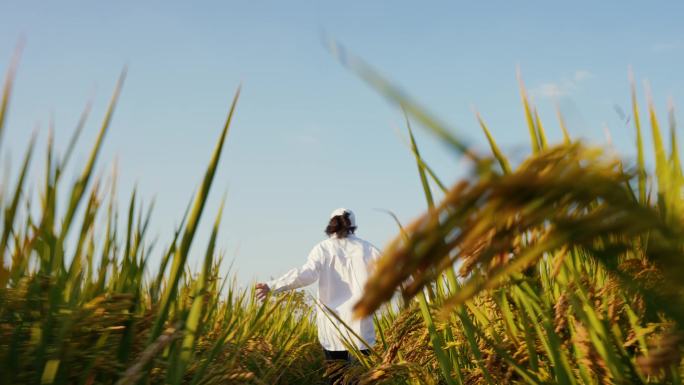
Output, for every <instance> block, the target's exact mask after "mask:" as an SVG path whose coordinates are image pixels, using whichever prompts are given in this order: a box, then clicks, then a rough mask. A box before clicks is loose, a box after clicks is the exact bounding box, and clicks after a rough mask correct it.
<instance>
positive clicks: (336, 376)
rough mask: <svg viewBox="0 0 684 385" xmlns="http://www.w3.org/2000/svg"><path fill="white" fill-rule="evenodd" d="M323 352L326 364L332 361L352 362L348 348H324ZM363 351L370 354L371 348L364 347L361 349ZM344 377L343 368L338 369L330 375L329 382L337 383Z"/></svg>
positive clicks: (364, 353) (331, 384) (331, 383)
mask: <svg viewBox="0 0 684 385" xmlns="http://www.w3.org/2000/svg"><path fill="white" fill-rule="evenodd" d="M323 353H324V354H325V363H326V364H331V363H336V362H342V363H345V364H349V363H351V356H350V354H349V352H348V351H346V350H325V349H323ZM361 353H362V354H363V355H365V356H367V355H369V354H370V350H368V349H364V350H361ZM341 379H342V371H341V370H336V371H334V372H333V373H331V375H330V376H329V377H328V383H329V384H330V385H333V384H335V383H336V382H339V380H341ZM339 383H340V384H341V382H339Z"/></svg>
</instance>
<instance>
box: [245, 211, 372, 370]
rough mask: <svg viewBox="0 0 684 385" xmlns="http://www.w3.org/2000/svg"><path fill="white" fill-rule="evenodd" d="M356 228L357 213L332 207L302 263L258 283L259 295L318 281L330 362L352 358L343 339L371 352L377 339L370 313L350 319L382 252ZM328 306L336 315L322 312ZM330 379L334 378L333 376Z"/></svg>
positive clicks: (322, 337) (319, 320)
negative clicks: (321, 234) (322, 230)
mask: <svg viewBox="0 0 684 385" xmlns="http://www.w3.org/2000/svg"><path fill="white" fill-rule="evenodd" d="M356 229H357V226H356V217H355V215H354V213H353V212H352V211H351V210H348V209H345V208H340V209H337V210H335V211H333V212H332V214H330V220H329V222H328V225H327V227H326V228H325V233H326V234H327V235H328V238H327V239H326V240H324V241H322V242H320V243H318V244H317V245H316V246H314V248H313V249H312V250H311V252H310V253H309V256H308V258H307V261H306V263H305V264H304V265H303V266H302V267H300V268H295V269H292V270H290V271H288V272H287V273H285V274H284V275H283V276H281V277H280V278H278V279H274V280H272V281H269V282H266V283H258V284H257V285H256V294H257V297H258V298H259V299H262V300H263V299H264V298H266V296H267V294H268V293H269V292H272V293H278V292H282V291H286V290H293V289H297V288H300V287H304V286H307V285H310V284H312V283H314V282H316V281H318V297H317V301H318V302H319V304H318V305H319V306H318V311H317V314H316V324H317V326H318V340H319V342H320V344H321V345H322V347H323V350H324V353H325V358H326V361H328V362H330V361H334V360H344V361H347V362H349V361H350V360H351V356H350V354H349V352H348V351H347V348H346V346H345V344H344V343H343V341H344V340H347V341H349V342H351V343H353V344H354V345H355V346H356V347H357V348H358V349H359V350H360V351H361V352H363V353H364V354H369V353H370V351H369V350H368V349H369V346H373V344H374V343H375V327H374V325H373V318H372V316H369V317H366V318H363V319H354V317H353V316H352V313H353V307H354V304H355V303H356V302H357V301H358V300H359V299H360V298H361V296H362V295H363V287H364V285H365V283H366V280H367V279H368V277H369V275H370V273H371V269H372V268H373V262H374V261H375V260H376V259H377V258H378V257H379V256H380V252H379V250H378V249H377V248H376V247H375V246H373V245H372V244H371V243H370V242H368V241H365V240H363V239H361V238H359V237H357V236H356V235H355V234H354V233H355V231H356ZM329 311H332V312H334V313H335V314H336V315H337V317H335V316H333V315H331V314H326V313H327V312H329ZM337 318H339V319H340V320H342V321H343V322H344V324H346V326H345V325H344V324H342V323H340V322H339V321H338V319H337ZM350 329H351V331H350ZM352 332H353V333H352ZM340 334H342V335H340ZM356 336H359V337H361V338H362V339H363V341H361V340H359V339H358V338H357V337H356ZM364 342H365V343H364ZM330 382H331V383H334V379H331V380H330Z"/></svg>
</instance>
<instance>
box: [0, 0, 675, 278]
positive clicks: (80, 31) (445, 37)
mask: <svg viewBox="0 0 684 385" xmlns="http://www.w3.org/2000/svg"><path fill="white" fill-rule="evenodd" d="M683 16H684V2H681V1H651V2H645V1H572V2H564V4H556V2H541V1H534V2H533V1H517V2H512V1H479V2H473V1H468V2H465V1H458V2H457V1H450V2H446V1H435V2H417V1H391V2H390V1H384V2H381V1H344V2H328V1H294V0H293V1H242V2H237V1H213V2H200V1H193V2H190V1H170V0H167V1H123V0H121V1H113V2H111V1H110V2H93V1H78V2H76V1H67V0H65V1H59V2H46V1H31V0H4V1H2V2H0V69H2V70H3V71H4V70H5V69H6V67H7V64H8V63H9V59H10V57H11V55H12V52H13V51H14V47H15V45H16V42H17V41H18V40H19V39H20V38H21V37H22V36H23V37H25V39H26V48H25V50H24V54H23V57H22V60H21V65H20V68H19V73H18V76H17V79H16V87H15V93H14V98H13V100H12V104H11V106H10V108H11V109H10V116H9V120H8V127H7V130H6V133H5V137H4V140H3V147H4V148H3V153H4V156H8V157H9V158H10V159H11V162H12V163H11V164H12V165H13V166H14V168H16V165H17V164H18V162H19V159H20V156H21V154H22V153H23V150H24V148H25V146H26V144H27V142H28V139H29V136H30V132H31V131H32V130H33V129H34V127H35V126H36V125H39V127H40V129H39V134H40V139H41V141H40V144H41V145H43V144H44V142H45V138H46V136H47V126H48V123H49V121H50V119H51V117H53V118H54V122H55V132H56V136H57V144H58V146H59V147H60V148H62V149H64V147H65V142H66V141H67V139H68V137H69V135H70V133H71V132H72V130H73V127H74V126H75V124H76V121H77V120H78V117H79V114H80V112H81V110H82V109H83V106H84V105H85V103H86V101H87V100H88V99H89V98H91V97H94V102H95V108H94V110H93V114H92V115H91V120H90V122H89V124H88V126H87V127H86V132H85V133H84V135H83V137H82V140H81V143H80V147H79V152H78V153H77V154H76V158H75V160H76V161H77V162H73V163H72V166H78V165H80V164H81V163H82V161H83V160H84V159H85V158H86V154H87V152H86V149H88V148H89V146H90V145H91V143H92V141H93V138H94V135H95V133H96V131H97V128H98V124H99V119H100V118H101V117H102V115H103V113H104V108H105V107H106V104H107V101H108V99H109V96H110V93H111V90H112V88H113V86H114V83H115V81H116V78H117V76H118V74H119V72H120V71H121V69H122V67H123V66H124V65H128V66H129V76H128V79H127V82H126V85H125V88H124V91H123V94H122V98H121V103H120V105H119V107H118V109H117V111H116V114H115V117H114V120H113V123H112V126H111V130H110V132H109V134H108V136H107V138H106V142H105V145H104V149H103V154H102V155H103V156H102V157H101V158H100V162H99V164H98V170H99V171H100V172H105V171H107V170H109V169H110V168H111V167H112V164H113V162H114V160H115V159H118V165H119V172H120V179H119V191H120V200H121V202H122V204H121V206H125V205H126V201H127V197H128V194H129V193H130V191H131V190H132V189H133V187H134V186H135V185H137V187H138V191H139V193H140V195H141V196H142V197H144V198H145V199H146V201H150V200H151V199H152V198H155V199H156V208H155V213H154V217H153V218H154V219H153V223H152V230H153V232H154V233H155V234H157V235H158V236H159V242H158V243H159V245H160V246H161V245H165V244H166V243H167V242H168V240H169V239H170V236H171V233H172V231H173V228H174V226H175V224H176V223H178V221H179V220H180V217H181V215H182V212H183V209H184V208H185V206H186V204H187V202H188V200H189V199H190V197H191V194H192V193H193V191H194V189H195V187H196V186H197V185H198V183H199V181H200V179H201V177H202V174H203V172H204V168H205V165H206V163H207V161H208V159H209V156H210V152H211V150H212V148H213V145H214V142H215V140H216V138H217V136H218V134H219V131H220V128H221V126H222V123H223V121H224V119H225V115H226V113H227V110H228V107H229V104H230V101H231V98H232V95H233V93H234V91H235V89H236V87H237V86H238V84H240V83H242V85H243V94H242V97H241V100H240V102H239V105H238V108H237V114H236V117H235V120H234V123H233V126H232V129H231V132H230V135H229V138H228V142H227V146H226V148H225V151H224V157H223V159H222V162H221V165H220V168H219V170H218V173H217V175H216V181H215V183H214V189H213V191H212V193H211V197H210V201H209V204H208V206H207V210H206V212H205V216H204V217H203V220H204V225H205V226H204V227H202V228H201V229H200V232H199V233H198V236H197V238H196V242H195V244H194V246H193V250H192V253H193V257H192V258H191V261H190V263H191V266H195V265H196V264H197V260H198V259H199V258H197V256H199V255H201V253H202V251H203V250H204V247H205V245H206V242H207V239H208V235H209V231H208V225H209V224H210V223H211V222H212V220H213V216H214V214H215V212H216V209H217V207H218V205H219V201H220V198H221V196H222V195H223V193H224V192H225V191H227V192H228V200H227V205H226V211H225V214H224V223H223V227H222V230H221V233H220V240H219V245H220V247H221V248H222V249H223V250H225V251H226V255H227V259H228V260H229V261H230V260H234V269H235V270H237V271H238V273H239V282H241V283H247V282H250V281H252V280H254V279H259V280H264V279H268V278H269V277H272V276H277V275H279V274H281V273H283V272H284V271H286V270H287V269H288V268H289V267H294V266H296V265H298V264H300V263H303V262H304V260H305V258H306V255H307V253H308V252H309V250H310V248H311V247H312V246H313V245H314V244H315V243H316V242H318V241H319V240H321V239H323V237H324V234H323V228H324V226H325V223H326V221H327V216H328V214H329V212H330V211H332V210H333V209H334V208H336V207H340V206H343V207H348V208H351V209H353V210H354V211H355V212H356V215H357V221H358V223H359V232H358V233H359V235H360V236H362V237H364V238H367V239H369V240H370V241H371V242H373V243H375V244H377V245H378V246H383V245H384V244H386V242H388V241H389V240H390V239H391V238H392V237H393V236H394V234H395V233H396V227H395V225H394V223H393V221H392V220H391V218H390V217H389V216H388V215H387V214H385V213H383V212H380V211H377V210H376V209H378V208H380V209H389V210H392V211H394V212H395V213H396V214H397V215H398V216H399V218H400V219H401V220H402V221H403V222H408V221H410V219H411V218H413V217H415V216H416V215H417V214H419V213H420V212H421V211H422V210H423V209H424V206H425V205H424V201H423V198H422V195H421V188H420V184H419V181H418V179H417V175H416V169H415V165H414V163H413V160H412V157H411V155H410V153H409V151H408V150H407V148H406V146H405V144H404V142H403V139H402V138H401V137H400V136H399V135H397V129H398V128H403V123H402V121H403V119H402V115H401V113H400V111H398V110H397V109H396V108H394V107H393V106H391V105H390V104H388V103H387V102H386V101H385V100H384V99H383V98H382V97H381V96H379V95H378V94H377V93H376V92H375V91H374V90H372V89H370V88H369V87H368V86H367V85H366V84H364V83H363V82H362V81H361V80H359V79H358V78H357V77H356V76H355V75H354V74H352V73H351V72H350V71H348V70H347V69H345V68H343V67H342V66H341V65H340V64H339V63H338V62H337V61H336V59H335V58H334V57H333V56H332V55H331V54H330V53H329V52H328V51H327V50H326V48H325V47H324V45H323V44H322V39H321V36H322V34H324V33H325V34H327V35H328V36H331V37H333V38H335V39H337V40H339V41H340V42H342V43H343V44H344V45H345V46H346V47H347V48H348V49H350V50H351V51H353V52H355V53H357V54H358V55H359V56H361V57H363V58H364V59H365V60H366V61H368V62H369V63H371V64H372V65H374V66H375V67H376V68H378V69H379V70H380V71H381V72H382V73H383V74H385V75H386V76H387V77H389V78H391V79H393V80H394V81H395V82H396V83H397V84H399V85H401V86H402V88H403V89H404V90H406V91H407V92H408V93H409V94H411V95H412V96H413V97H414V99H416V100H419V101H420V102H421V103H422V104H423V105H425V106H428V107H429V109H430V110H432V111H433V112H434V113H435V114H436V115H437V116H439V117H441V118H442V120H444V121H447V122H449V123H450V124H451V125H452V127H454V130H455V131H456V132H457V133H458V135H460V136H462V137H464V138H466V139H467V140H468V141H469V142H471V143H473V144H474V145H475V146H477V147H478V148H480V149H482V150H483V151H486V149H487V147H486V143H485V141H484V137H483V135H482V133H481V131H480V130H479V128H478V126H477V124H476V121H475V119H474V117H473V114H472V112H471V106H472V105H474V106H476V107H477V109H478V110H479V111H480V112H481V113H482V114H483V116H484V117H485V119H486V120H487V122H488V124H489V125H490V128H491V130H492V132H493V133H494V135H495V137H496V138H497V139H498V141H499V142H500V144H501V146H502V147H503V148H504V150H505V151H507V152H508V153H509V154H511V155H513V156H516V157H518V158H519V157H521V156H522V155H524V154H525V153H526V152H527V151H528V149H529V140H528V136H527V128H526V126H525V122H524V118H523V114H522V110H521V107H520V100H519V94H518V88H517V81H516V77H515V71H516V66H520V68H521V70H522V73H523V76H524V79H525V82H526V84H527V86H528V88H529V89H530V91H531V94H532V95H533V97H534V99H535V102H536V103H537V104H538V106H539V109H540V112H541V115H542V119H543V120H544V121H545V122H546V126H547V130H548V131H549V132H548V135H549V136H550V137H551V138H555V139H557V138H559V137H560V133H559V129H558V125H557V124H556V120H555V116H554V112H553V105H554V100H555V101H558V103H559V104H560V105H561V107H562V108H563V111H564V113H565V114H566V116H567V119H568V123H569V128H570V131H571V134H572V135H573V136H576V137H584V138H587V139H588V140H591V141H593V142H605V141H606V130H605V128H607V129H608V132H609V133H610V136H611V138H612V142H613V143H614V145H615V146H616V147H617V148H618V149H619V150H620V151H621V153H622V154H624V155H625V156H627V157H630V156H632V155H633V153H634V149H633V147H634V146H633V142H634V133H633V128H632V127H631V126H625V124H624V122H622V121H621V120H620V118H619V117H618V115H617V113H616V112H615V109H614V106H615V105H619V106H622V108H623V109H625V110H627V106H628V103H629V88H628V82H627V72H628V71H627V69H628V66H630V65H631V66H632V67H633V68H634V71H635V73H636V77H637V79H638V81H639V84H640V85H641V80H643V79H648V80H649V81H650V83H651V85H652V88H653V93H654V96H655V101H656V105H657V107H658V109H659V111H660V112H661V115H662V116H663V117H664V116H665V109H666V105H667V99H668V97H672V98H673V99H674V101H675V102H677V101H680V102H681V101H682V100H684V74H683V73H682V66H681V64H682V62H683V59H684V27H683V26H682V17H683ZM641 100H642V101H643V100H644V98H643V93H642V94H641ZM417 135H418V140H419V144H420V145H421V147H422V150H423V152H424V155H425V158H426V159H427V160H428V161H429V162H430V163H431V165H433V167H434V168H435V169H436V170H437V172H438V173H439V174H440V175H441V176H442V177H443V179H444V180H446V181H449V182H453V181H455V180H456V179H457V178H458V177H459V176H462V175H463V174H464V173H465V172H467V166H466V164H465V163H463V162H462V161H461V160H460V159H459V158H458V157H456V156H454V154H452V153H450V152H449V151H448V150H447V149H446V148H445V147H444V146H443V145H441V144H440V143H438V142H437V141H435V140H433V139H432V137H430V136H429V135H428V134H427V133H426V132H425V131H422V130H419V131H418V132H417ZM647 143H650V141H648V142H647ZM8 154H9V155H8ZM40 161H41V160H40V159H39V158H38V159H36V162H35V163H34V170H41V167H42V164H41V163H40ZM79 161H81V162H79ZM3 162H5V164H6V162H7V161H6V160H5V159H3ZM32 184H33V189H34V190H36V189H37V188H38V187H40V182H39V180H38V176H37V175H35V174H34V178H33V179H32ZM160 253H161V247H157V249H156V256H155V257H154V258H155V260H153V261H152V265H154V262H155V261H156V260H158V255H159V254H160Z"/></svg>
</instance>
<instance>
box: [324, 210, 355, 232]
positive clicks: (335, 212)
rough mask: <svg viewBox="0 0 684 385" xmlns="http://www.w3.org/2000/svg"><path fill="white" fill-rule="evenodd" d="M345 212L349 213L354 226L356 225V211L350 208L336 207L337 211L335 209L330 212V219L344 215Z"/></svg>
mask: <svg viewBox="0 0 684 385" xmlns="http://www.w3.org/2000/svg"><path fill="white" fill-rule="evenodd" d="M345 213H349V221H350V222H351V225H352V227H356V216H355V215H354V212H353V211H351V210H349V209H345V208H339V209H336V210H335V211H333V212H332V213H331V214H330V219H333V218H334V217H336V216H338V215H344V214H345Z"/></svg>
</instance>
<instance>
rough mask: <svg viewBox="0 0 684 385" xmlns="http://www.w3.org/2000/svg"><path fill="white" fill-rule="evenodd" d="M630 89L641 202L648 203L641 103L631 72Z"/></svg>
mask: <svg viewBox="0 0 684 385" xmlns="http://www.w3.org/2000/svg"><path fill="white" fill-rule="evenodd" d="M629 81H630V90H631V94H632V115H633V116H632V120H633V121H634V128H635V129H636V148H637V176H638V184H639V202H641V204H646V163H645V161H644V142H643V137H642V133H641V121H640V119H639V104H638V101H637V94H636V82H635V81H634V74H633V73H632V71H631V70H630V72H629Z"/></svg>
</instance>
